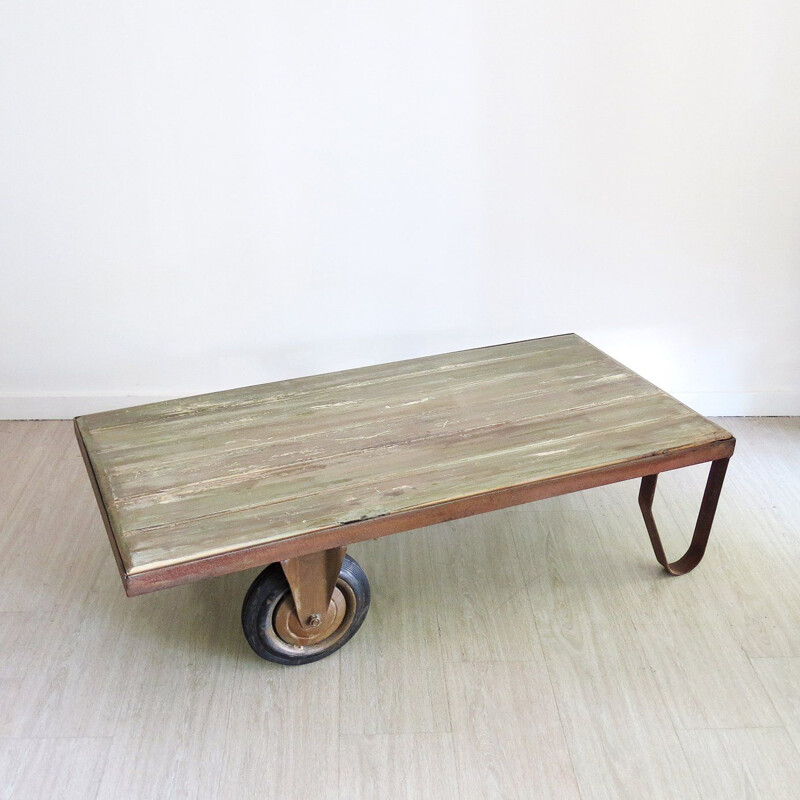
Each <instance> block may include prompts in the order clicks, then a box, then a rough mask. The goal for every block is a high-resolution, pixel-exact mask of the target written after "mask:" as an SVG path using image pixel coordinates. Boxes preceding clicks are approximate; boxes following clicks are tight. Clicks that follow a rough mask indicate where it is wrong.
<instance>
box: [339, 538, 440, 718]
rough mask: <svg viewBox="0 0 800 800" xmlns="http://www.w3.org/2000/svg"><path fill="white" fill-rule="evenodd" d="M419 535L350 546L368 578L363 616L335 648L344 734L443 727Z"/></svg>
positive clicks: (426, 558) (431, 577) (428, 575)
mask: <svg viewBox="0 0 800 800" xmlns="http://www.w3.org/2000/svg"><path fill="white" fill-rule="evenodd" d="M426 533H427V534H429V535H431V536H438V535H441V533H442V531H441V530H440V529H439V527H438V526H437V528H432V529H429V530H428V531H426V532H423V531H415V532H412V533H409V534H407V535H405V536H393V537H387V538H385V539H381V540H379V541H373V542H364V543H362V544H359V545H357V546H354V547H352V548H351V549H350V550H349V552H350V553H351V555H352V556H353V557H354V558H355V559H356V560H357V561H358V562H359V563H360V564H361V565H362V567H363V568H364V570H365V572H366V573H367V576H368V577H369V580H370V586H371V589H372V601H371V605H370V612H369V614H368V615H367V619H366V622H365V623H364V626H363V628H362V629H361V630H360V631H359V633H358V634H357V635H356V636H355V638H354V639H352V640H351V641H350V642H349V643H348V644H347V645H346V647H344V648H343V649H342V650H341V651H340V653H341V656H340V657H341V663H342V674H344V675H346V676H347V679H346V680H344V681H342V684H341V715H342V717H341V720H342V721H341V724H342V728H341V730H342V733H345V734H372V733H446V732H448V731H449V730H450V716H449V713H448V708H447V692H446V688H445V677H444V666H443V662H442V652H441V646H440V639H439V629H438V626H437V622H436V609H435V600H436V581H437V579H438V576H437V572H436V570H435V568H434V565H433V563H432V561H431V557H430V553H429V548H428V542H427V537H426Z"/></svg>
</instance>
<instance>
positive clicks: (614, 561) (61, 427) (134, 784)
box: [0, 418, 800, 800]
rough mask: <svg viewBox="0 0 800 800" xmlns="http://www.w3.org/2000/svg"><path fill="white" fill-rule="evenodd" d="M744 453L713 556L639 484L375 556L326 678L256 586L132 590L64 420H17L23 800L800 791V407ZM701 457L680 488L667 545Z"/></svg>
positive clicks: (12, 579) (12, 643) (11, 709)
mask: <svg viewBox="0 0 800 800" xmlns="http://www.w3.org/2000/svg"><path fill="white" fill-rule="evenodd" d="M720 422H721V424H723V425H724V426H725V427H727V428H728V429H729V430H731V431H732V432H733V433H734V434H735V435H736V437H737V439H738V447H737V452H736V454H735V455H734V457H733V460H732V461H731V467H730V469H729V471H728V479H727V482H726V486H725V488H724V490H723V494H722V500H721V503H720V509H719V512H718V517H717V522H716V523H715V528H714V531H713V533H712V539H711V544H710V546H709V551H708V554H707V556H706V559H705V561H704V562H703V564H701V566H700V567H699V568H698V569H697V570H696V571H695V572H693V573H692V574H690V575H688V576H686V577H683V578H669V577H666V576H665V575H664V574H663V573H662V572H661V571H660V569H659V568H658V567H657V565H656V564H655V561H654V558H653V554H652V551H651V550H650V544H649V542H648V539H647V534H646V532H645V528H644V524H643V522H642V520H641V517H640V516H639V511H638V508H637V505H636V492H637V485H636V484H635V483H633V482H628V483H624V484H617V485H615V486H611V487H605V488H600V489H593V490H591V491H589V492H585V493H583V494H574V495H569V496H565V497H561V498H556V499H553V500H546V501H541V502H539V503H534V504H532V505H529V506H521V507H517V508H514V509H509V510H505V511H500V512H495V513H492V514H489V515H484V516H481V517H472V518H469V519H466V520H460V521H458V522H452V523H447V524H443V525H439V526H437V527H433V528H428V529H425V530H421V531H415V532H411V533H404V534H400V535H398V536H394V537H388V538H385V539H381V540H378V541H375V542H368V543H365V544H360V545H356V546H354V547H353V548H352V549H351V551H350V552H351V554H352V555H353V556H354V557H355V558H356V559H357V560H358V561H359V562H360V563H361V565H362V566H363V567H364V569H365V570H366V572H367V575H368V576H369V578H370V581H371V584H372V592H373V599H372V608H371V610H370V614H369V616H368V617H367V620H366V622H365V624H364V626H363V628H362V629H361V631H360V633H359V634H358V635H357V636H356V638H355V639H354V640H353V641H352V642H351V643H350V644H348V645H347V646H346V647H345V648H344V649H343V650H341V651H339V652H338V653H336V654H335V655H334V656H332V657H331V658H329V659H327V660H324V661H321V662H318V663H316V664H312V665H309V666H306V667H289V668H285V667H279V666H276V665H273V664H269V663H267V662H263V661H261V660H259V659H258V658H257V657H256V656H255V655H254V654H253V653H252V652H251V651H250V649H249V647H248V646H247V644H246V642H245V640H244V637H243V635H242V633H241V628H240V625H239V613H240V607H241V601H242V598H243V596H244V593H245V590H246V588H247V586H248V584H249V582H250V581H251V580H252V579H253V577H254V575H255V574H256V573H255V572H253V571H250V572H246V573H239V574H235V575H231V576H227V577H225V578H219V579H216V580H208V581H204V582H200V583H196V584H191V585H186V586H182V587H179V588H177V589H170V590H166V591H163V592H156V593H154V594H151V595H146V596H144V597H139V598H135V599H126V598H125V596H124V595H123V592H122V587H121V584H120V580H119V576H118V574H117V569H116V566H115V564H114V561H113V557H112V554H111V550H110V548H109V546H108V542H107V540H106V535H105V531H104V530H103V526H102V523H101V521H100V517H99V514H98V512H97V508H96V506H95V502H94V498H93V496H92V493H91V489H90V486H89V482H88V480H87V477H86V473H85V471H84V467H83V463H82V461H81V457H80V454H79V452H78V448H77V445H76V443H75V441H74V439H73V433H72V426H71V424H70V423H67V422H23V423H14V422H0V459H1V462H0V553H2V573H0V574H2V580H0V798H24V799H25V800H28V798H36V800H39V799H40V798H48V797H59V798H80V800H87V799H91V798H114V800H118V798H127V797H137V798H159V800H162V799H163V798H170V797H192V798H194V797H197V798H248V797H256V796H260V797H268V798H282V800H284V799H288V800H294V798H297V799H298V800H300V798H302V799H303V800H307V799H310V798H313V799H314V800H316V799H317V798H339V797H341V798H369V800H374V799H375V798H381V799H384V798H394V797H402V798H415V799H416V798H425V797H430V798H465V800H466V798H492V797H503V798H517V797H518V798H526V799H527V798H583V800H588V799H589V798H615V799H616V798H635V800H640V799H641V798H659V797H663V798H671V799H673V798H680V799H681V800H687V799H689V798H704V799H708V798H724V799H725V800H732V799H733V798H769V800H780V798H797V797H798V796H800V790H798V786H800V752H798V751H800V418H795V419H726V420H720ZM704 480H705V469H704V468H702V467H701V468H691V469H688V470H684V471H682V472H676V473H669V474H666V475H664V476H663V477H662V479H661V480H660V481H659V495H658V497H657V500H656V514H657V516H658V517H659V522H660V525H661V526H662V527H663V531H664V538H665V540H666V543H667V546H668V548H669V552H670V554H671V555H677V554H678V551H679V550H681V548H682V547H684V546H685V544H686V542H687V538H688V536H689V534H690V531H691V527H692V526H693V523H694V518H695V514H696V510H697V507H698V505H699V500H700V495H701V492H702V486H703V483H704Z"/></svg>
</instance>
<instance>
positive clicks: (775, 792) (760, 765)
mask: <svg viewBox="0 0 800 800" xmlns="http://www.w3.org/2000/svg"><path fill="white" fill-rule="evenodd" d="M679 735H680V738H681V744H682V745H683V749H684V751H685V752H686V757H687V758H688V759H689V764H690V765H691V767H692V771H693V772H694V775H695V778H696V780H697V785H698V786H699V787H700V794H701V797H702V798H703V800H756V799H757V798H764V800H796V798H797V796H798V787H800V759H798V758H797V751H796V750H795V748H794V746H793V744H792V741H791V739H790V738H789V735H788V734H787V733H786V730H785V729H784V728H750V729H744V728H740V729H729V730H719V731H681V732H680V734H679Z"/></svg>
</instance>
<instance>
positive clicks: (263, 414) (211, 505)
mask: <svg viewBox="0 0 800 800" xmlns="http://www.w3.org/2000/svg"><path fill="white" fill-rule="evenodd" d="M77 427H78V430H79V432H80V435H81V437H82V439H83V442H84V445H85V448H86V451H87V453H88V455H89V458H90V459H91V463H92V466H93V468H94V472H95V475H96V478H97V483H98V486H99V490H100V494H101V496H102V501H103V503H104V505H105V508H106V512H107V516H108V519H109V523H110V525H111V528H112V531H113V536H114V538H115V540H116V544H117V546H118V549H119V553H120V556H121V559H122V563H123V568H124V570H125V572H126V573H127V574H128V575H137V574H141V573H145V572H147V571H148V570H153V569H156V568H159V567H164V566H168V565H175V564H180V563H185V562H189V561H194V560H196V559H200V558H203V557H206V556H211V555H216V554H221V553H229V552H232V551H236V550H238V549H241V548H245V547H250V546H253V545H259V544H264V543H266V542H272V541H275V540H279V539H288V538H291V537H294V536H298V535H301V534H307V533H313V532H315V531H322V530H325V529H330V528H331V527H332V526H338V525H342V524H345V523H348V522H351V521H354V520H363V519H371V518H375V517H381V516H386V515H391V514H394V513H398V512H402V511H408V510H411V509H416V508H421V507H424V506H430V505H434V504H438V503H442V502H447V501H449V500H453V499H457V498H464V497H472V496H478V495H482V494H485V493H487V492H491V491H494V490H497V489H499V488H504V487H512V486H515V485H519V484H529V483H531V482H534V481H538V480H546V479H549V478H553V477H556V476H562V475H570V474H576V473H580V472H582V471H585V470H589V469H596V468H598V467H603V466H608V465H613V464H619V463H621V462H627V461H632V460H636V459H641V458H646V457H648V456H652V455H654V454H661V453H668V452H671V451H674V450H679V449H681V448H687V447H694V446H700V445H704V444H708V443H711V442H715V441H720V440H723V439H729V438H731V436H730V434H729V433H728V432H727V431H725V430H723V429H722V428H720V427H719V426H717V425H715V424H714V423H712V422H710V421H709V420H707V419H705V418H703V417H702V416H700V415H699V414H697V413H695V412H694V411H692V410H690V409H689V408H687V407H686V406H684V405H682V404H681V403H679V402H678V401H677V400H675V399H674V398H672V397H670V396H669V395H667V394H665V393H664V392H662V391H661V390H660V389H658V388H656V387H655V386H653V385H652V384H650V383H648V382H647V381H645V380H644V379H643V378H641V377H639V376H638V375H636V374H635V373H634V372H632V371H631V370H629V369H627V368H626V367H623V366H622V365H621V364H618V363H617V362H616V361H614V360H613V359H611V358H609V357H608V356H607V355H605V354H604V353H602V352H600V351H599V350H597V349H596V348H595V347H593V346H592V345H591V344H589V343H588V342H586V341H584V340H583V339H581V338H580V337H579V336H576V335H574V334H567V335H564V336H554V337H549V338H545V339H536V340H531V341H526V342H517V343H514V344H507V345H500V346H496V347H486V348H482V349H477V350H466V351H461V352H457V353H448V354H445V355H439V356H433V357H428V358H419V359H413V360H410V361H401V362H397V363H393V364H382V365H379V366H374V367H365V368H362V369H355V370H348V371H345V372H338V373H331V374H327V375H317V376H313V377H308V378H298V379H294V380H289V381H280V382H277V383H269V384H264V385H261V386H252V387H247V388H243V389H235V390H232V391H225V392H216V393H213V394H206V395H200V396H197V397H189V398H185V399H181V400H170V401H166V402H162V403H153V404H149V405H144V406H137V407H134V408H128V409H122V410H119V411H109V412H104V413H101V414H92V415H88V416H84V417H79V418H78V419H77Z"/></svg>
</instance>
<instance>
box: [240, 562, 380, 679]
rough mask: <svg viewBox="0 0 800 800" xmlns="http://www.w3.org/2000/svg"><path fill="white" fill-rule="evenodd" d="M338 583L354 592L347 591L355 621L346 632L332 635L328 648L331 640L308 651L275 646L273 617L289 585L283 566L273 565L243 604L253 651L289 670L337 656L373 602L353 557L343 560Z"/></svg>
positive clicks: (293, 646)
mask: <svg viewBox="0 0 800 800" xmlns="http://www.w3.org/2000/svg"><path fill="white" fill-rule="evenodd" d="M338 583H339V585H340V588H342V589H346V587H349V589H350V590H351V591H350V592H347V591H346V590H345V591H344V594H345V596H346V599H347V603H348V610H347V616H348V617H349V616H350V604H351V603H352V602H354V603H355V609H354V610H353V614H352V618H351V619H350V621H349V625H348V627H347V629H346V630H345V631H343V632H342V631H341V629H337V630H336V631H335V632H334V633H333V634H331V636H330V637H328V638H329V639H330V640H332V643H331V644H330V645H326V642H327V641H328V639H324V640H323V641H321V642H318V643H317V644H314V645H309V646H307V647H302V646H298V645H290V644H286V643H284V642H282V640H281V641H280V642H276V641H275V640H276V639H278V638H279V637H278V635H277V633H276V632H275V627H274V624H273V616H274V613H275V609H276V608H277V606H278V604H279V603H280V601H281V600H282V598H283V597H284V596H285V595H286V593H287V592H288V591H289V582H288V581H287V580H286V576H285V575H284V574H283V569H282V567H281V565H280V564H270V565H269V566H268V567H267V568H266V569H265V570H264V571H263V572H261V573H260V574H259V576H258V577H257V578H256V579H255V580H254V581H253V583H252V584H251V586H250V588H249V589H248V590H247V594H246V595H245V598H244V603H243V604H242V628H243V630H244V635H245V638H246V639H247V641H248V643H249V644H250V647H252V648H253V650H254V651H255V653H256V654H257V655H259V656H261V658H263V659H266V660H267V661H274V662H275V663H276V664H286V665H287V666H297V665H299V664H310V663H311V662H312V661H319V660H320V659H321V658H325V657H326V656H329V655H330V654H331V653H334V652H336V651H337V650H338V649H339V648H340V647H342V645H344V644H346V643H347V642H349V641H350V639H352V638H353V636H355V634H356V632H357V631H358V629H359V628H360V627H361V624H362V623H363V622H364V618H365V617H366V616H367V611H369V601H370V591H369V581H368V580H367V576H366V575H365V574H364V570H363V569H361V567H360V566H359V565H358V562H356V561H355V560H354V559H352V558H350V556H345V557H344V563H343V564H342V569H341V571H340V572H339V581H338ZM342 584H344V586H342ZM343 624H344V623H343Z"/></svg>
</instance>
